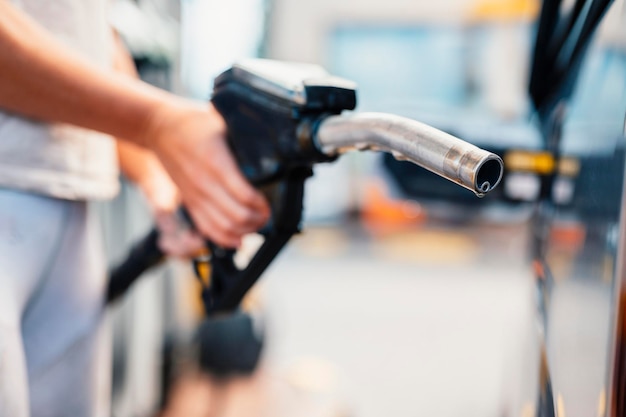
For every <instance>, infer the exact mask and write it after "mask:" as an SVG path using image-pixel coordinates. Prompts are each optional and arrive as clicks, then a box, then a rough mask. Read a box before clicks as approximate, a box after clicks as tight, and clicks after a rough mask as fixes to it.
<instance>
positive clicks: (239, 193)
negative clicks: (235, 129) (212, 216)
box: [214, 144, 269, 216]
mask: <svg viewBox="0 0 626 417" xmlns="http://www.w3.org/2000/svg"><path fill="white" fill-rule="evenodd" d="M218 152H219V155H218V156H219V159H218V160H220V161H221V163H220V167H219V169H216V170H215V171H214V174H215V175H216V176H217V178H218V179H219V180H220V181H221V183H223V184H224V186H225V187H226V189H227V190H228V192H229V194H231V195H232V196H233V197H234V198H235V199H236V200H237V201H238V202H239V203H241V204H243V205H245V206H248V207H251V208H254V209H256V210H258V211H259V212H260V213H262V214H263V215H264V216H268V215H269V205H268V204H267V201H265V198H264V197H263V196H262V195H261V194H260V193H259V192H258V191H257V190H255V189H254V187H252V185H251V184H250V183H249V182H248V180H246V179H245V177H244V176H243V174H242V173H241V170H240V169H239V167H238V166H237V164H236V163H235V160H234V158H233V156H232V155H231V153H230V152H229V151H228V149H227V148H226V146H225V144H223V145H222V146H220V147H219V150H218Z"/></svg>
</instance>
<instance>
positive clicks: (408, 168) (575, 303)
mask: <svg viewBox="0 0 626 417" xmlns="http://www.w3.org/2000/svg"><path fill="white" fill-rule="evenodd" d="M566 3H567V2H566ZM569 3H573V2H569ZM540 7H541V5H540V3H539V1H538V0H439V1H438V2H431V1H423V0H410V1H409V0H385V1H374V0H333V1H329V0H317V1H294V0H228V1H211V0H137V1H132V0H118V1H116V2H115V6H114V8H113V13H112V22H113V24H114V26H115V27H116V28H117V30H118V31H119V32H120V33H121V34H122V36H123V38H124V40H125V42H126V44H127V46H128V47H129V49H130V51H131V53H132V54H133V57H134V59H135V62H136V64H137V66H138V69H139V71H140V73H141V76H142V78H143V79H145V80H146V81H148V82H150V83H152V84H155V85H157V86H160V87H162V88H165V89H168V90H171V91H174V92H177V93H179V94H183V95H187V96H191V97H195V98H198V99H203V100H204V99H209V98H210V95H211V90H212V82H213V78H214V77H215V76H217V75H218V74H219V73H221V72H222V71H224V70H226V69H227V68H229V67H230V66H231V65H232V64H233V62H234V61H236V60H239V59H242V58H247V57H264V58H272V59H280V60H288V61H302V62H310V63H316V64H320V65H322V66H323V67H325V68H326V69H327V70H328V71H329V72H330V73H332V74H334V75H338V76H341V77H345V78H348V79H350V80H353V81H355V82H356V83H357V84H358V107H357V110H358V111H383V112H390V113H396V114H399V115H402V116H407V117H410V118H413V119H417V120H420V121H423V122H426V123H428V124H431V125H433V126H435V127H438V128H439V129H442V130H445V131H447V132H449V133H452V134H454V135H456V136H459V137H461V138H463V139H465V140H467V141H469V142H472V143H474V144H476V145H479V146H481V147H484V148H486V149H488V150H491V151H492V152H496V153H498V154H499V155H500V156H502V157H503V159H504V160H505V176H504V178H503V182H502V184H501V185H500V187H499V188H498V189H497V190H496V191H494V192H493V193H492V194H490V195H489V196H487V197H485V198H483V199H478V198H476V197H475V196H474V195H473V194H472V193H471V192H469V191H466V190H464V189H461V188H460V187H457V186H456V185H454V184H450V183H447V182H446V181H445V180H443V179H440V178H438V177H436V176H435V175H434V174H431V173H429V172H427V171H425V170H423V169H421V168H419V167H416V166H414V165H411V164H409V163H406V162H398V161H396V160H395V159H393V157H390V156H383V155H382V154H373V153H372V154H366V153H363V154H348V155H345V156H343V157H342V158H340V159H339V160H338V161H337V162H335V163H333V164H328V165H322V166H317V167H316V168H315V176H314V177H313V178H312V179H310V180H309V181H308V183H307V188H306V198H305V221H304V227H303V233H302V234H301V235H300V236H297V237H296V238H295V239H294V240H293V241H292V242H291V243H290V245H289V246H288V247H287V249H286V250H285V251H284V253H282V254H281V255H280V256H279V258H278V259H277V260H276V261H275V262H274V263H273V264H272V265H271V267H270V269H269V270H268V271H267V272H266V273H265V275H264V277H263V278H262V280H261V281H260V283H259V284H258V285H257V286H256V287H255V289H254V291H253V293H252V294H251V295H250V296H249V297H248V300H246V302H245V306H246V307H245V308H246V310H247V313H246V317H247V319H249V320H252V330H253V331H252V332H250V331H248V332H247V333H245V335H244V334H242V333H241V332H243V331H242V330H232V331H231V333H229V330H224V332H225V333H224V334H226V336H222V337H221V338H219V337H218V338H217V339H216V340H215V343H214V346H215V347H216V348H215V349H216V351H219V352H217V353H216V355H217V356H216V357H219V355H220V354H222V355H226V356H229V355H230V357H232V356H234V357H237V355H241V353H240V352H239V351H238V350H237V349H234V348H233V345H228V344H227V343H224V340H225V339H228V338H229V337H232V338H233V340H239V339H237V337H241V339H240V340H244V341H245V343H251V344H252V345H253V347H255V348H256V347H258V346H257V345H255V343H257V344H258V345H259V346H260V345H261V344H262V352H261V356H260V360H259V363H258V365H257V366H256V367H254V370H253V372H250V373H246V372H243V373H242V372H239V373H236V374H233V373H231V372H228V371H227V370H226V371H224V370H219V369H213V372H212V373H206V372H201V371H200V370H199V369H198V366H197V364H196V363H195V359H194V358H195V357H196V356H197V355H196V354H197V352H195V349H196V348H195V344H194V334H195V331H196V328H197V326H198V324H199V323H200V321H201V320H202V309H201V305H200V300H199V290H198V286H197V283H196V280H195V278H194V277H193V273H192V270H191V268H190V265H188V264H187V263H185V262H170V263H169V264H168V265H167V266H165V267H162V268H159V269H158V270H155V271H152V272H150V273H149V274H148V275H149V276H148V277H146V278H145V279H143V280H142V281H141V282H140V283H138V284H137V285H136V286H135V287H134V288H133V289H132V290H131V292H130V294H129V295H127V296H126V298H125V299H124V300H123V301H122V302H121V303H120V304H119V305H117V306H115V307H114V308H112V309H111V314H110V320H111V322H112V324H113V326H114V334H115V345H114V380H113V391H112V393H113V398H112V401H113V415H114V416H116V417H127V416H137V417H142V416H157V415H162V416H167V417H169V416H186V417H193V416H196V415H197V416H215V417H238V416H245V417H256V416H272V417H282V416H289V417H299V416H307V417H317V416H319V417H322V416H324V417H326V416H328V417H331V416H332V417H340V416H342V417H347V416H354V417H378V416H385V415H394V416H419V415H437V416H464V417H471V416H480V417H488V416H501V417H504V416H521V417H531V416H536V415H542V414H541V413H540V412H539V411H538V410H540V408H539V407H538V405H537V402H538V392H539V390H540V388H541V387H540V362H541V357H542V353H543V354H545V355H547V358H548V362H549V363H550V369H551V372H552V384H553V388H554V397H555V399H554V402H555V404H556V405H555V407H556V408H557V409H558V410H557V415H559V416H565V415H567V416H586V417H588V416H594V415H597V416H603V415H605V413H606V409H607V408H606V404H607V384H608V381H609V380H610V373H611V371H610V370H611V366H612V365H611V359H610V355H609V353H608V352H609V351H610V349H611V346H612V343H613V339H612V337H614V335H613V327H612V326H613V325H614V320H615V317H614V312H613V311H612V310H611V306H612V300H613V297H615V294H616V291H615V288H616V285H618V281H619V279H618V278H616V277H619V271H620V270H619V265H618V258H619V256H618V255H619V251H618V247H619V245H618V237H619V234H620V233H619V229H620V223H619V218H620V207H621V201H622V183H623V172H624V136H623V129H624V113H625V109H626V12H625V9H624V2H623V1H616V2H615V4H614V5H613V7H612V8H611V10H610V11H609V14H608V16H607V17H606V19H605V21H604V23H603V24H602V26H601V28H600V31H599V33H598V36H597V37H596V39H595V40H594V44H593V46H592V48H591V50H590V52H589V54H588V56H587V59H586V60H585V62H584V64H583V70H582V75H581V78H580V80H579V83H578V87H577V89H576V92H575V96H574V98H573V100H572V101H571V106H570V109H569V111H568V117H567V120H566V123H565V125H564V134H563V148H562V151H563V155H564V158H563V159H562V161H561V163H560V164H559V168H558V176H557V178H556V180H555V185H554V187H553V189H552V200H553V201H554V202H555V207H556V209H555V213H554V216H553V219H554V222H553V223H552V224H551V225H550V228H549V237H548V242H549V249H548V251H547V252H546V258H547V261H548V264H549V265H550V267H551V273H552V275H553V278H554V283H555V284H557V285H555V286H554V291H553V292H552V298H553V302H552V303H551V305H550V309H551V310H550V314H549V317H550V320H549V323H548V325H546V323H545V322H543V323H540V322H541V321H542V320H540V316H539V315H538V314H537V308H538V303H537V295H538V293H537V289H536V275H537V271H536V270H535V269H533V264H532V262H531V248H532V240H533V239H532V236H533V233H535V229H534V222H533V220H532V219H533V213H534V212H535V210H536V201H537V199H538V197H539V193H540V178H541V176H542V175H544V174H545V170H546V164H550V163H551V162H550V161H549V160H548V161H547V160H546V158H545V153H542V149H543V143H542V140H543V139H542V137H541V134H540V132H539V129H538V127H537V123H536V120H535V119H534V117H533V112H532V107H531V104H530V100H529V98H528V93H527V90H528V79H529V67H530V61H531V59H530V57H531V53H532V45H533V41H534V35H535V30H536V19H537V17H538V14H539V11H540ZM546 161H547V162H546ZM102 213H103V217H104V219H105V222H104V223H105V225H104V227H105V230H106V232H107V236H108V244H109V253H110V257H111V263H115V262H116V261H118V260H120V259H121V258H123V257H124V255H125V253H126V251H127V250H128V248H129V245H130V244H131V243H132V242H133V240H135V239H136V238H138V237H140V236H142V235H143V234H144V233H145V232H146V231H147V230H148V229H149V228H150V225H151V219H150V216H149V213H148V210H147V209H146V207H145V206H144V205H143V202H142V200H141V197H140V196H139V194H138V193H137V191H136V190H134V189H133V188H132V186H129V185H125V186H124V189H123V192H122V193H121V195H120V196H119V198H118V199H117V200H116V201H114V202H113V203H112V204H109V205H106V206H103V207H102ZM237 331H239V332H240V333H239V334H235V335H234V336H233V334H232V332H235V333H237ZM216 334H218V335H219V334H222V333H219V332H218V333H216ZM222 335H223V334H222ZM220 349H221V350H220ZM217 362H218V363H225V362H220V361H219V360H218V361H217ZM217 368H219V366H217ZM549 415H555V414H549Z"/></svg>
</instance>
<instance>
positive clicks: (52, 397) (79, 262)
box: [0, 189, 110, 417]
mask: <svg viewBox="0 0 626 417" xmlns="http://www.w3.org/2000/svg"><path fill="white" fill-rule="evenodd" d="M105 278H106V270H105V260H104V256H103V250H102V247H101V236H100V225H99V222H98V220H97V216H96V213H95V212H94V210H92V209H90V208H89V205H88V204H86V203H85V202H76V201H65V200H58V199H53V198H47V197H43V196H38V195H33V194H28V193H20V192H16V191H11V190H6V189H0V417H28V416H32V417H69V416H76V417H91V416H103V417H108V416H109V399H110V396H109V391H110V343H109V335H108V332H107V330H106V328H105V325H104V323H103V314H104V312H103V308H102V295H103V290H104V285H105Z"/></svg>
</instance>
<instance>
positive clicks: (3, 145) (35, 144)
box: [0, 0, 119, 200]
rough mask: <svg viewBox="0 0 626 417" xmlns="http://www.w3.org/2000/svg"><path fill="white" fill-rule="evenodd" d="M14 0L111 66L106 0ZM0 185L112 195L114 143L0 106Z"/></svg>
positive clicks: (68, 195) (64, 194)
mask: <svg viewBox="0 0 626 417" xmlns="http://www.w3.org/2000/svg"><path fill="white" fill-rule="evenodd" d="M12 2H13V4H14V5H15V6H17V7H18V8H20V9H21V10H22V11H24V12H25V13H26V14H28V15H29V16H30V17H31V18H33V19H34V20H35V21H37V22H38V23H39V24H40V25H42V26H43V27H44V28H45V29H47V30H48V31H49V32H50V33H52V34H53V36H55V38H56V39H58V40H59V41H61V42H63V43H64V44H66V45H67V46H69V47H70V48H72V49H73V50H75V51H77V52H79V53H80V54H81V55H83V56H84V57H86V58H87V59H88V60H89V61H90V62H91V63H93V64H95V65H97V66H99V67H101V68H109V67H110V66H111V57H112V37H111V32H110V30H111V29H110V27H109V25H108V22H107V3H108V0H12ZM0 187H6V188H16V189H21V190H26V191H32V192H36V193H41V194H45V195H49V196H53V197H57V198H64V199H73V200H82V199H102V198H110V197H112V196H113V195H115V193H116V192H117V190H118V187H119V185H118V168H117V155H116V150H115V143H114V141H113V140H112V139H111V138H110V137H108V136H106V135H102V134H98V133H95V132H91V131H88V130H85V129H80V128H76V127H73V126H68V125H62V124H48V123H41V122H38V121H34V120H30V119H26V118H22V117H19V116H17V115H15V114H11V113H8V112H3V111H1V110H0Z"/></svg>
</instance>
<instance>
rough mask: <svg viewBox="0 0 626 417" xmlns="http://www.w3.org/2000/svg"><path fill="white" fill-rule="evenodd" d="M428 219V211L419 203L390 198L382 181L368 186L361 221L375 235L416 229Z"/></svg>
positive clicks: (373, 181)
mask: <svg viewBox="0 0 626 417" xmlns="http://www.w3.org/2000/svg"><path fill="white" fill-rule="evenodd" d="M426 218H427V213H426V210H425V209H424V208H423V207H422V206H421V205H420V204H419V203H416V202H414V201H410V200H395V199H393V198H391V197H389V195H388V192H387V187H386V186H385V185H384V183H383V182H382V181H380V180H372V181H370V182H369V183H368V184H366V186H365V192H364V197H363V203H362V207H361V219H362V222H363V226H364V227H365V229H366V230H367V231H369V232H371V233H373V234H374V235H380V234H385V233H391V232H397V231H399V230H405V229H406V228H407V227H415V226H418V225H421V224H423V223H424V221H425V220H426Z"/></svg>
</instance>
